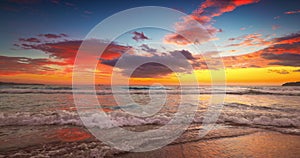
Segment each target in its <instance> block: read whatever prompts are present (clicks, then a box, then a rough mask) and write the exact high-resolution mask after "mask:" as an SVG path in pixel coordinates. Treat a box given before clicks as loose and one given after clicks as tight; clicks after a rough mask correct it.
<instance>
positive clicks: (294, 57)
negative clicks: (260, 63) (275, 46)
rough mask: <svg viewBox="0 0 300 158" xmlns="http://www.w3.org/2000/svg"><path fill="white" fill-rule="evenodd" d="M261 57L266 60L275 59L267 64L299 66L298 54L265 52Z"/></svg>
mask: <svg viewBox="0 0 300 158" xmlns="http://www.w3.org/2000/svg"><path fill="white" fill-rule="evenodd" d="M261 56H262V58H264V59H268V60H275V61H273V62H270V63H269V65H281V66H300V62H299V61H300V54H292V53H283V54H271V53H265V54H262V55H261Z"/></svg>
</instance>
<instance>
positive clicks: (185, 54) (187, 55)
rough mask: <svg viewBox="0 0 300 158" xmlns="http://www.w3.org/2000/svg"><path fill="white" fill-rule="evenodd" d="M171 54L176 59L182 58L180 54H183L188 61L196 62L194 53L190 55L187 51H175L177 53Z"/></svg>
mask: <svg viewBox="0 0 300 158" xmlns="http://www.w3.org/2000/svg"><path fill="white" fill-rule="evenodd" d="M170 54H171V55H173V56H175V57H181V56H180V55H179V54H182V55H183V56H184V57H185V58H186V59H188V60H194V59H195V58H194V57H193V55H192V53H190V52H189V51H187V50H175V51H172V52H170Z"/></svg>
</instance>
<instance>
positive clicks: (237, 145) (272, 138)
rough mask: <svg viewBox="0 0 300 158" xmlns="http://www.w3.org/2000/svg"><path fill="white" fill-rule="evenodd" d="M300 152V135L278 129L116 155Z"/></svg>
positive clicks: (260, 156)
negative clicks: (277, 130) (279, 131)
mask: <svg viewBox="0 0 300 158" xmlns="http://www.w3.org/2000/svg"><path fill="white" fill-rule="evenodd" d="M299 156H300V136H296V135H288V134H282V133H278V132H257V133H253V134H249V135H243V136H237V137H227V138H220V139H212V140H205V141H201V140H200V141H197V142H190V143H184V144H175V145H169V146H166V147H164V148H161V149H158V150H155V151H150V152H144V153H126V154H121V155H118V157H120V158H121V157H122V158H138V157H147V158H157V157H166V158H174V157H177V158H193V157H195V158H196V157H197V158H199V157H204V158H206V157H207V158H211V157H236V158H240V157H257V158H267V157H282V158H283V157H284V158H298V157H299Z"/></svg>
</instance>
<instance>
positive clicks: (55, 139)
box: [0, 85, 300, 157]
mask: <svg viewBox="0 0 300 158" xmlns="http://www.w3.org/2000/svg"><path fill="white" fill-rule="evenodd" d="M115 89H116V90H115V91H112V88H111V87H109V86H101V85H99V86H96V95H97V98H98V101H99V103H100V104H101V107H102V109H103V111H105V112H106V114H107V115H108V116H109V117H110V119H111V120H114V122H115V124H114V125H112V124H110V123H108V122H105V121H101V117H100V116H98V115H97V113H96V114H95V113H93V114H92V115H88V114H89V113H87V114H86V115H85V116H84V117H86V118H85V119H88V120H91V121H90V122H89V123H88V124H85V125H87V126H89V127H98V126H99V125H100V127H101V128H105V129H106V130H111V131H112V132H113V130H114V127H115V126H118V127H122V128H127V129H130V130H134V131H146V130H149V129H153V128H157V127H161V126H163V125H165V124H167V123H168V122H169V121H170V120H171V119H172V117H174V114H176V112H177V110H178V105H179V103H180V101H181V99H182V97H186V98H191V99H195V98H196V99H198V100H199V103H198V104H197V105H192V106H197V111H196V113H195V116H194V117H193V121H192V123H191V125H190V126H189V128H188V129H187V131H186V132H184V133H183V135H182V136H181V137H180V138H178V139H176V140H175V141H174V142H173V143H172V144H184V143H186V142H195V141H200V140H201V139H222V138H224V137H238V136H240V135H248V134H253V133H257V132H268V131H272V132H273V131H276V132H280V133H284V134H287V135H300V104H299V103H300V97H299V96H300V87H281V86H274V87H271V86H248V87H247V86H228V87H226V91H224V90H223V88H221V87H220V88H218V87H214V88H211V87H210V86H200V87H194V86H183V87H178V86H166V87H148V86H132V87H125V86H118V87H115ZM74 92H76V95H78V96H80V97H83V98H84V97H86V96H88V95H93V93H92V91H90V90H88V89H76V90H75V91H74ZM126 92H129V93H130V96H131V98H132V99H133V100H134V101H135V102H136V103H139V104H141V105H147V104H148V103H149V102H151V99H153V98H151V97H157V98H160V97H162V98H164V96H166V98H165V102H164V104H163V106H162V107H159V108H158V109H155V108H156V107H155V106H154V105H155V102H154V104H153V106H154V108H153V109H154V111H155V110H156V111H155V112H156V113H155V114H153V115H151V116H149V117H137V116H132V115H130V114H128V113H127V112H126V111H124V109H125V110H126V109H128V110H135V108H137V106H135V105H134V104H131V105H122V104H121V105H120V104H118V103H116V101H115V99H114V98H115V97H116V96H121V97H122V96H123V95H125V94H126ZM198 92H200V94H199V93H198ZM150 93H151V95H149V94H150ZM212 93H213V94H214V95H216V96H218V95H220V96H222V95H223V94H226V96H225V98H224V103H223V104H222V109H221V111H220V115H219V117H218V119H217V121H216V124H215V125H214V129H213V130H212V131H211V132H209V133H208V134H207V135H206V136H205V137H204V138H200V137H199V136H198V130H201V128H202V126H201V124H202V122H203V118H204V113H205V112H206V111H207V108H208V107H209V106H211V105H210V102H211V100H210V99H211V97H212ZM159 100H161V99H159ZM147 106H149V105H147ZM91 107H95V105H91ZM0 109H1V110H0V127H1V128H0V156H1V155H2V156H4V155H9V156H11V157H18V156H19V157H29V156H78V155H79V156H84V157H86V156H88V157H103V156H118V155H120V154H124V152H123V151H119V150H117V149H113V148H111V147H110V146H108V145H107V144H105V143H102V142H100V141H98V140H97V139H96V138H95V137H94V136H93V135H92V134H90V132H89V131H88V130H87V129H86V128H85V126H84V124H83V123H82V121H81V119H80V117H79V115H78V113H77V110H76V106H75V104H74V100H73V91H72V87H71V86H54V85H1V86H0ZM296 148H298V149H299V146H297V147H296ZM274 150H276V149H274ZM291 150H294V149H291ZM295 150H296V149H295Z"/></svg>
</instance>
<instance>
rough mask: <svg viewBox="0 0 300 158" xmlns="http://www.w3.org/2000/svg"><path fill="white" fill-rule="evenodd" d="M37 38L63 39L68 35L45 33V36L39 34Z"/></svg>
mask: <svg viewBox="0 0 300 158" xmlns="http://www.w3.org/2000/svg"><path fill="white" fill-rule="evenodd" d="M38 36H40V37H46V38H63V37H68V35H67V34H64V33H61V34H52V33H47V34H39V35H38Z"/></svg>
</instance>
